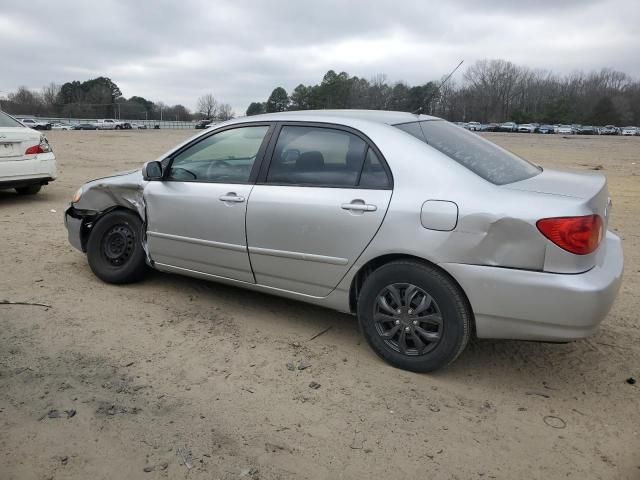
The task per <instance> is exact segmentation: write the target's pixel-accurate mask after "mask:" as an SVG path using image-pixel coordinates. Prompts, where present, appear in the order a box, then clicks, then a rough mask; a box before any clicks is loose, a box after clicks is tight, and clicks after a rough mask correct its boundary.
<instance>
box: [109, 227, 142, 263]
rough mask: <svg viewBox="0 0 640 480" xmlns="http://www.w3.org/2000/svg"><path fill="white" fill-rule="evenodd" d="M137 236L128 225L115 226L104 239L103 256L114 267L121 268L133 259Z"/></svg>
mask: <svg viewBox="0 0 640 480" xmlns="http://www.w3.org/2000/svg"><path fill="white" fill-rule="evenodd" d="M134 241H135V236H134V234H133V231H132V230H131V229H130V228H129V226H128V225H115V226H113V227H111V229H110V230H109V231H108V232H107V233H106V234H105V235H104V237H103V238H102V254H103V255H104V257H105V258H106V259H107V260H108V261H109V263H111V264H112V265H114V266H121V265H123V264H124V263H126V261H127V260H129V258H130V257H131V254H132V253H133V248H134Z"/></svg>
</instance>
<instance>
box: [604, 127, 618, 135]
mask: <svg viewBox="0 0 640 480" xmlns="http://www.w3.org/2000/svg"><path fill="white" fill-rule="evenodd" d="M619 134H620V130H619V129H618V127H616V126H615V125H605V126H604V127H602V128H601V129H600V135H619Z"/></svg>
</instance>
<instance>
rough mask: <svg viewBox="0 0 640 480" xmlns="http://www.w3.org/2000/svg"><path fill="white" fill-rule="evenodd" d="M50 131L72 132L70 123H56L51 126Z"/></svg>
mask: <svg viewBox="0 0 640 480" xmlns="http://www.w3.org/2000/svg"><path fill="white" fill-rule="evenodd" d="M51 130H73V125H71V124H70V123H62V122H57V123H54V124H53V125H51Z"/></svg>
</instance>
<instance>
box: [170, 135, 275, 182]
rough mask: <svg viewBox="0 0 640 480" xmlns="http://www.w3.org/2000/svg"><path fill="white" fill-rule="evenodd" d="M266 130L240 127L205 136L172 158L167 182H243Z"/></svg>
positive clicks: (247, 179)
mask: <svg viewBox="0 0 640 480" xmlns="http://www.w3.org/2000/svg"><path fill="white" fill-rule="evenodd" d="M268 130H269V127H268V126H255V127H240V128H234V129H231V130H225V131H223V132H220V133H216V134H214V135H211V136H209V137H206V138H205V139H203V140H201V141H200V142H198V143H196V144H195V145H192V146H191V147H189V148H187V149H186V150H184V151H183V152H181V153H180V154H179V155H177V156H176V157H175V158H174V160H173V162H172V163H171V168H170V169H169V173H168V179H169V180H178V181H183V182H214V183H246V182H248V181H249V177H250V175H251V170H252V168H253V164H254V162H255V160H256V156H257V155H258V151H259V150H260V146H261V145H262V141H263V140H264V137H265V135H266V134H267V131H268Z"/></svg>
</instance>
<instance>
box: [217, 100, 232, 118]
mask: <svg viewBox="0 0 640 480" xmlns="http://www.w3.org/2000/svg"><path fill="white" fill-rule="evenodd" d="M216 116H217V117H218V120H221V121H223V122H224V121H225V120H231V119H232V118H233V117H235V116H236V114H235V112H234V111H233V109H232V108H231V105H229V104H228V103H221V104H220V105H218V112H217V115H216Z"/></svg>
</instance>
